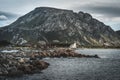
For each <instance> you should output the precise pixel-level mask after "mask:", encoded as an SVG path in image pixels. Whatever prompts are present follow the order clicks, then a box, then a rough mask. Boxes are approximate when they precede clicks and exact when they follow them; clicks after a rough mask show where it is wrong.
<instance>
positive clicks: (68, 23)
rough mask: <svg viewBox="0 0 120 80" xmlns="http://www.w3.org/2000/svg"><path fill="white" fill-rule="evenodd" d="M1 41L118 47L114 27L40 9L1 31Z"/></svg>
mask: <svg viewBox="0 0 120 80" xmlns="http://www.w3.org/2000/svg"><path fill="white" fill-rule="evenodd" d="M0 40H7V41H10V42H11V43H14V44H20V45H22V44H26V43H40V44H41V43H54V42H61V43H73V42H77V43H79V45H81V46H103V45H105V46H119V45H120V39H119V38H118V35H117V34H116V32H115V31H114V30H112V29H111V27H109V26H107V25H105V24H104V23H102V22H100V21H98V20H97V19H94V18H93V17H92V16H91V15H90V14H88V13H84V12H81V11H80V12H78V13H76V12H73V11H72V10H64V9H56V8H50V7H38V8H36V9H34V10H33V11H31V12H30V13H28V14H26V15H24V16H22V17H20V18H19V19H18V20H16V21H15V22H14V23H12V24H10V25H8V26H6V27H3V28H1V29H0Z"/></svg>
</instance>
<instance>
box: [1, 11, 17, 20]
mask: <svg viewBox="0 0 120 80" xmlns="http://www.w3.org/2000/svg"><path fill="white" fill-rule="evenodd" d="M17 16H18V15H17V14H12V13H9V12H2V11H0V21H1V20H7V19H14V18H16V17H17Z"/></svg>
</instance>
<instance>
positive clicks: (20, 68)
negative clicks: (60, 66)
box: [0, 49, 99, 76]
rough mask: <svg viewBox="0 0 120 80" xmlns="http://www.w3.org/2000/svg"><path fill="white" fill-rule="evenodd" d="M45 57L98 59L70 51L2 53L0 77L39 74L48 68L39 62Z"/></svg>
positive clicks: (95, 56) (0, 57)
mask: <svg viewBox="0 0 120 80" xmlns="http://www.w3.org/2000/svg"><path fill="white" fill-rule="evenodd" d="M46 57H50V58H61V57H63V58H66V57H76V58H99V57H98V56H97V55H83V54H78V53H76V52H75V51H74V50H71V49H56V50H44V51H41V52H31V53H27V52H17V53H9V54H7V53H2V54H0V76H21V75H24V74H33V73H38V72H41V70H43V69H46V68H47V67H48V66H49V63H47V62H44V61H42V60H41V59H42V58H46Z"/></svg>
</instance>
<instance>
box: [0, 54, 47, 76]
mask: <svg viewBox="0 0 120 80" xmlns="http://www.w3.org/2000/svg"><path fill="white" fill-rule="evenodd" d="M14 55H15V54H14ZM14 55H13V54H0V76H21V75H23V74H32V73H36V72H40V71H41V70H43V69H46V68H47V67H48V66H49V63H47V62H44V61H41V60H28V61H25V60H23V61H22V62H21V61H19V60H17V58H16V57H14ZM21 57H23V56H21Z"/></svg>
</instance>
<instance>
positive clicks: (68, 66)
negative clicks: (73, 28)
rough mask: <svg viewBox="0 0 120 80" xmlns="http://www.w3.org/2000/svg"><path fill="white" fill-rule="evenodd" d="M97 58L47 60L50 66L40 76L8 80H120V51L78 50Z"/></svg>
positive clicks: (26, 76) (9, 79)
mask: <svg viewBox="0 0 120 80" xmlns="http://www.w3.org/2000/svg"><path fill="white" fill-rule="evenodd" d="M76 52H79V53H82V54H91V55H92V54H98V55H99V56H100V57H101V59H97V58H45V59H44V61H46V62H48V63H50V66H49V67H48V68H47V69H46V70H43V71H42V73H40V74H34V75H25V76H23V77H20V78H7V80H120V50H119V49H78V50H76Z"/></svg>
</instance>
